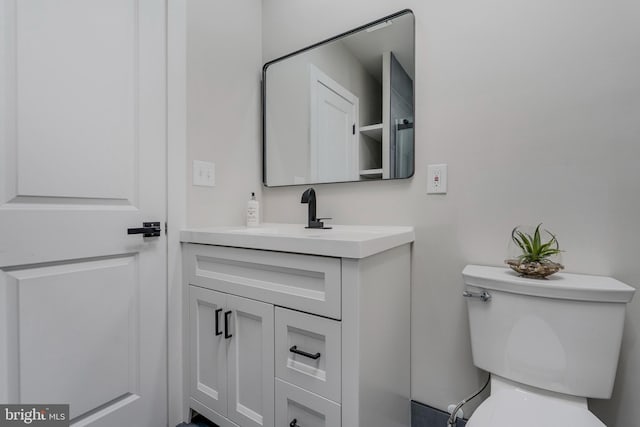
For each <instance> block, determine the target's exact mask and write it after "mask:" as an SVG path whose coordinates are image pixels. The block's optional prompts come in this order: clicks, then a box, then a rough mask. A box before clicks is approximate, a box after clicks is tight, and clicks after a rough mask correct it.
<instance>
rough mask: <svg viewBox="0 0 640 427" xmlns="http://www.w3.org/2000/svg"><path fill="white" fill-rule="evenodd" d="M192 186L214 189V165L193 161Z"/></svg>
mask: <svg viewBox="0 0 640 427" xmlns="http://www.w3.org/2000/svg"><path fill="white" fill-rule="evenodd" d="M193 185H199V186H203V187H215V185H216V165H215V164H214V163H212V162H203V161H201V160H194V161H193Z"/></svg>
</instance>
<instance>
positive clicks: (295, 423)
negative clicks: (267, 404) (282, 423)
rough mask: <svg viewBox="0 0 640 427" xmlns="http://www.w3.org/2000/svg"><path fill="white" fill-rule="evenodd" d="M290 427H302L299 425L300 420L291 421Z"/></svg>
mask: <svg viewBox="0 0 640 427" xmlns="http://www.w3.org/2000/svg"><path fill="white" fill-rule="evenodd" d="M289 427H301V426H300V425H298V419H297V418H294V419H293V420H291V422H290V423H289Z"/></svg>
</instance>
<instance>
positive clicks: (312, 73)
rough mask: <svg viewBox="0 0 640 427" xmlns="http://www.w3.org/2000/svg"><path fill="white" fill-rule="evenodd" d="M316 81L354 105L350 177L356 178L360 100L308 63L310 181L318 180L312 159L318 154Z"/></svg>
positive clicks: (357, 169) (316, 169)
mask: <svg viewBox="0 0 640 427" xmlns="http://www.w3.org/2000/svg"><path fill="white" fill-rule="evenodd" d="M317 82H320V83H321V84H323V85H324V86H326V87H328V88H329V89H331V90H332V91H333V92H335V93H337V94H338V95H340V96H341V97H343V98H344V99H346V100H347V101H349V102H350V103H352V104H353V106H354V110H355V111H354V115H353V120H354V123H355V126H356V129H355V135H354V140H355V141H354V143H353V146H352V147H351V150H352V151H351V159H350V160H351V165H350V166H351V170H352V171H353V176H352V177H350V179H355V180H357V179H358V176H359V175H358V174H359V170H360V167H359V163H360V162H359V157H360V156H359V152H358V137H357V136H358V134H359V133H360V124H359V121H360V120H359V117H360V101H359V99H358V97H357V96H355V95H354V94H353V93H351V92H350V91H349V90H348V89H346V88H344V87H343V86H342V85H340V83H338V82H336V81H335V80H333V79H332V78H331V77H329V76H328V75H326V74H325V73H324V72H322V71H321V70H320V69H319V68H318V67H316V66H315V65H313V64H309V90H310V98H309V99H310V111H309V141H310V142H309V166H310V177H311V180H312V181H317V180H318V167H317V165H316V163H315V162H314V161H313V159H316V158H317V156H318V150H319V141H318V132H317V129H318V123H317V121H318V120H317V119H318V90H317V87H318V85H317V84H316V83H317ZM348 180H349V179H345V180H344V181H348Z"/></svg>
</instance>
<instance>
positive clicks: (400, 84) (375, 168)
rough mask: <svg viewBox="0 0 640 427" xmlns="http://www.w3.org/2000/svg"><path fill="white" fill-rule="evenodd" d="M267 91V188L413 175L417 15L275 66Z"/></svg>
mask: <svg viewBox="0 0 640 427" xmlns="http://www.w3.org/2000/svg"><path fill="white" fill-rule="evenodd" d="M263 83H264V94H263V97H264V98H263V108H264V110H263V113H264V124H263V126H264V130H263V137H264V168H265V169H264V183H265V185H267V186H269V187H273V186H284V185H297V184H314V183H328V182H345V181H364V180H372V179H398V178H408V177H410V176H412V175H413V170H414V136H413V127H414V17H413V13H411V12H410V11H402V12H399V13H397V14H394V15H391V16H388V17H385V18H383V19H380V20H378V21H376V22H373V23H371V24H369V25H366V26H364V27H360V28H358V29H356V30H353V31H350V32H348V33H346V34H343V35H340V36H337V37H335V38H333V39H330V40H328V41H326V42H322V43H319V44H317V45H314V46H311V47H310V48H307V49H304V50H302V51H299V52H295V53H293V54H291V55H287V56H285V57H282V58H280V59H277V60H275V61H272V62H269V63H267V64H266V65H265V66H264V71H263Z"/></svg>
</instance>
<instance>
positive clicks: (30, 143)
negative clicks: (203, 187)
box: [16, 0, 139, 200]
mask: <svg viewBox="0 0 640 427" xmlns="http://www.w3.org/2000/svg"><path fill="white" fill-rule="evenodd" d="M136 9H137V2H136V1H131V0H100V1H95V0H94V1H91V2H87V1H79V0H76V1H72V0H71V1H70V0H66V1H56V2H49V1H46V0H45V1H42V0H41V1H37V0H27V1H18V2H17V10H16V19H17V25H16V38H17V42H18V45H17V50H16V62H17V68H18V76H17V79H16V80H17V85H16V87H17V91H16V104H17V141H16V142H17V146H18V194H20V195H29V196H56V197H91V198H99V199H104V198H111V199H123V200H132V199H133V196H134V192H133V190H134V185H133V181H134V179H135V157H136V152H137V151H138V147H137V143H136V115H135V109H136V102H138V100H137V98H138V94H137V92H136V80H137V75H136V73H137V61H136V60H137V51H136V50H137V44H136V37H137V34H138V32H139V28H138V22H137V19H136V18H137V16H136V13H137V10H136ZM79 17H81V19H78V18H79ZM52 82H55V84H52ZM79 89H82V90H79ZM96 101H97V102H96ZM68 153H74V155H73V156H69V155H68Z"/></svg>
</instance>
